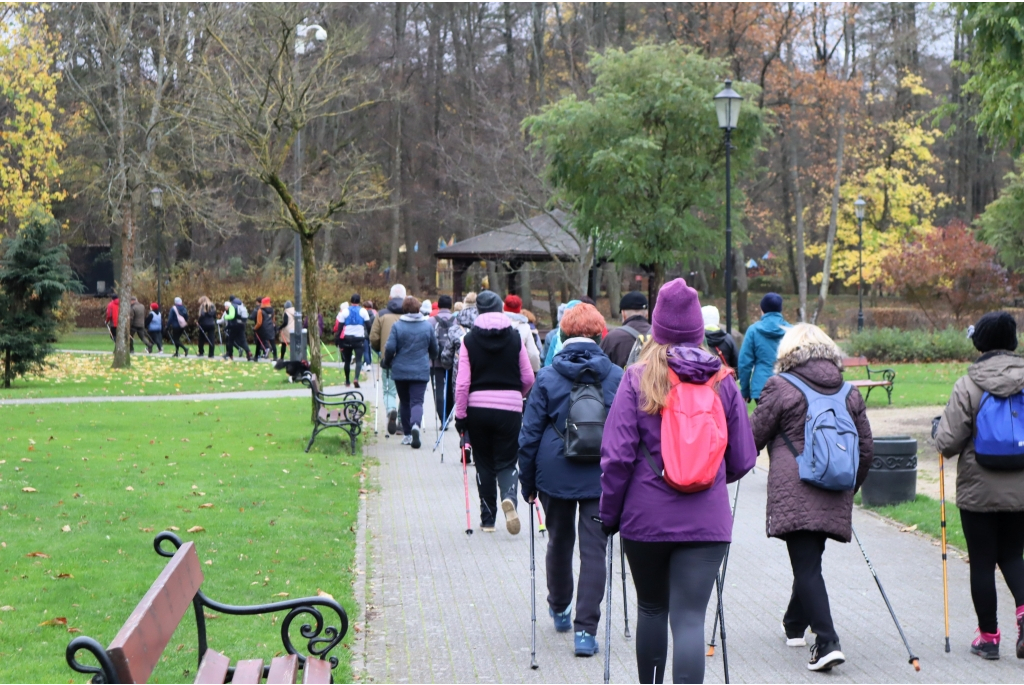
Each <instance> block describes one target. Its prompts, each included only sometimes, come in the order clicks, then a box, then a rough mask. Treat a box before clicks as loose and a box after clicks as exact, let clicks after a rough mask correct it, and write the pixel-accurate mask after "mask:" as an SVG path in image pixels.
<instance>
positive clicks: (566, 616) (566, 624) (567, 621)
mask: <svg viewBox="0 0 1024 685" xmlns="http://www.w3.org/2000/svg"><path fill="white" fill-rule="evenodd" d="M548 616H550V617H551V618H553V619H555V630H557V631H558V632H560V633H568V632H569V631H570V630H572V605H571V604H570V605H569V606H567V607H566V608H565V611H563V612H562V613H560V614H556V613H555V610H554V609H552V608H551V607H548Z"/></svg>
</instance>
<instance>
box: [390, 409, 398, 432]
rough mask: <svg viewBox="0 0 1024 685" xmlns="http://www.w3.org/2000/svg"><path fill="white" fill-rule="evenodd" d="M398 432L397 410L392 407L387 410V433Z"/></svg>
mask: <svg viewBox="0 0 1024 685" xmlns="http://www.w3.org/2000/svg"><path fill="white" fill-rule="evenodd" d="M397 432H398V410H397V409H392V410H391V411H389V412H388V433H389V434H390V435H394V434H395V433H397Z"/></svg>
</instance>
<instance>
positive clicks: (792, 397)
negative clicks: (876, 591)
mask: <svg viewBox="0 0 1024 685" xmlns="http://www.w3.org/2000/svg"><path fill="white" fill-rule="evenodd" d="M842 360H843V353H842V351H841V350H840V349H839V347H838V346H837V345H836V344H835V343H834V342H833V341H832V339H831V338H829V337H828V336H827V335H825V333H824V332H822V330H821V329H820V328H818V327H817V326H813V325H811V324H806V323H801V324H796V325H795V326H792V327H790V329H789V330H788V331H787V332H786V335H785V336H784V337H783V338H782V340H781V342H780V344H779V348H778V358H777V360H776V362H775V373H776V374H779V373H788V374H792V375H794V376H796V377H798V378H799V379H800V380H802V381H803V382H804V383H806V384H807V385H808V386H810V387H811V388H812V389H814V390H815V391H817V392H819V393H822V394H826V395H834V394H835V393H837V392H841V391H844V389H845V382H844V380H843V366H842V365H843V361H842ZM846 408H847V410H848V411H849V414H850V418H851V419H852V420H853V423H854V425H855V426H856V427H857V435H858V438H859V440H858V443H859V446H860V460H859V464H858V468H857V477H856V485H855V487H854V489H853V490H843V491H838V490H825V489H823V488H819V487H816V486H814V485H811V484H809V483H805V482H803V481H802V480H800V472H799V466H798V464H797V459H796V455H795V454H794V450H795V451H796V452H797V453H802V452H803V449H804V428H805V424H806V422H807V399H806V398H805V397H804V395H803V393H802V392H801V391H800V390H798V389H797V387H796V386H795V385H793V384H792V383H790V382H789V381H787V380H786V379H785V378H782V377H780V376H778V375H775V376H772V377H771V378H769V379H768V381H767V382H766V383H765V385H764V388H763V390H762V391H761V401H760V403H759V404H758V405H757V408H756V409H755V410H754V413H753V415H752V416H751V423H752V425H753V430H754V441H755V443H756V444H757V449H758V450H762V449H764V448H765V447H767V448H768V459H769V468H768V511H767V533H768V536H769V537H773V538H779V539H781V540H784V541H785V542H786V547H787V549H788V550H789V559H790V563H791V564H792V566H793V592H792V594H791V596H790V600H789V607H788V608H787V609H786V614H785V616H784V617H783V622H782V627H783V630H784V631H785V634H786V644H787V645H789V646H791V647H802V646H804V645H805V644H806V641H805V638H804V633H805V632H806V630H807V628H808V627H810V629H811V631H812V632H813V633H814V635H815V644H814V645H813V646H812V647H811V661H810V663H809V664H808V666H807V667H808V668H809V669H811V670H812V671H818V670H827V669H829V668H832V667H833V666H836V665H838V664H841V663H843V661H844V660H845V659H846V657H845V656H843V653H842V651H841V647H840V644H839V636H838V635H837V634H836V630H835V627H834V625H833V623H832V613H831V609H830V607H829V601H828V592H827V591H826V589H825V579H824V578H823V577H822V575H821V557H822V554H824V552H825V541H826V540H829V539H832V540H836V541H838V542H850V539H851V530H852V525H853V524H852V518H853V496H854V493H855V492H856V491H857V490H858V489H859V488H860V486H861V484H862V483H863V482H864V479H865V478H866V477H867V475H868V469H869V468H870V467H871V460H872V458H873V456H874V443H873V441H872V438H871V425H870V424H869V423H868V417H867V410H866V409H865V406H864V398H863V397H861V394H860V392H859V391H858V390H857V389H856V388H852V389H850V390H849V394H848V395H847V397H846ZM787 438H788V443H787ZM790 444H792V448H790Z"/></svg>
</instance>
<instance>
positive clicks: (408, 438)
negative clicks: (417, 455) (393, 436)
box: [402, 435, 412, 445]
mask: <svg viewBox="0 0 1024 685" xmlns="http://www.w3.org/2000/svg"><path fill="white" fill-rule="evenodd" d="M402 444H403V445H411V444H412V436H411V435H406V436H405V437H404V438H402Z"/></svg>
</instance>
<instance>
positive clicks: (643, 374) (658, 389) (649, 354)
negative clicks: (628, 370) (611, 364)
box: [637, 340, 672, 414]
mask: <svg viewBox="0 0 1024 685" xmlns="http://www.w3.org/2000/svg"><path fill="white" fill-rule="evenodd" d="M671 347H672V346H671V345H662V344H661V343H657V342H655V341H653V340H650V341H648V342H647V344H646V345H644V347H643V349H642V350H641V351H640V358H639V359H638V360H637V366H639V367H640V409H641V410H643V411H644V412H646V413H648V414H660V413H661V410H662V409H664V408H665V404H666V402H667V400H668V393H669V392H670V391H671V390H672V381H671V380H670V379H669V377H668V371H669V369H668V351H669V349H671Z"/></svg>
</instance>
